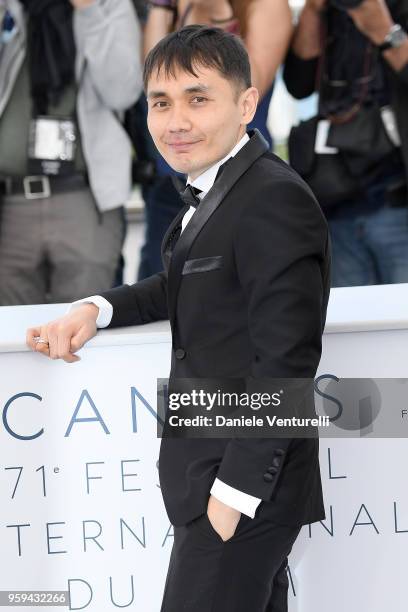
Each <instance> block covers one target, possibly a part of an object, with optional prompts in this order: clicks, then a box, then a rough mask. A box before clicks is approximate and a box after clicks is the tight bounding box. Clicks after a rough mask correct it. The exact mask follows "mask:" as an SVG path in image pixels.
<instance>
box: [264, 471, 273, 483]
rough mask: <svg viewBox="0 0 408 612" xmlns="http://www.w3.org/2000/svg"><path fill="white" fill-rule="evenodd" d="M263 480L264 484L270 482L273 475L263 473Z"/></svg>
mask: <svg viewBox="0 0 408 612" xmlns="http://www.w3.org/2000/svg"><path fill="white" fill-rule="evenodd" d="M263 479H264V480H265V482H272V480H273V479H274V476H273V474H268V472H265V474H264V475H263Z"/></svg>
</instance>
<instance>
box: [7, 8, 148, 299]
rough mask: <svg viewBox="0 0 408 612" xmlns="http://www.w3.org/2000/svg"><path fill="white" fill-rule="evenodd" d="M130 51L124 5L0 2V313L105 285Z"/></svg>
mask: <svg viewBox="0 0 408 612" xmlns="http://www.w3.org/2000/svg"><path fill="white" fill-rule="evenodd" d="M140 47H141V35H140V27H139V23H138V21H137V18H136V13H135V10H134V7H133V5H132V3H131V1H130V0H22V1H21V2H20V1H18V0H0V213H1V221H0V305H2V306H5V305H16V304H42V303H45V302H70V301H72V300H75V299H77V298H78V297H81V296H82V295H84V293H90V292H91V293H98V292H100V291H101V290H106V289H109V288H110V287H112V285H113V284H114V278H115V270H116V268H117V264H118V261H119V257H120V253H121V249H122V244H123V239H124V204H125V202H126V200H127V199H128V197H129V195H130V190H131V160H132V147H131V143H130V141H129V138H128V136H127V134H126V132H125V130H124V128H123V126H122V124H121V120H122V116H123V113H124V111H125V109H126V108H128V107H130V106H131V105H132V104H134V103H135V101H136V100H137V99H138V97H139V96H140V93H141V91H142V67H141V49H140Z"/></svg>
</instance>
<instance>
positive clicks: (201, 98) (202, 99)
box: [193, 96, 207, 103]
mask: <svg viewBox="0 0 408 612" xmlns="http://www.w3.org/2000/svg"><path fill="white" fill-rule="evenodd" d="M194 100H197V102H199V103H200V102H205V101H206V100H207V98H204V97H203V96H195V97H194V98H193V102H194Z"/></svg>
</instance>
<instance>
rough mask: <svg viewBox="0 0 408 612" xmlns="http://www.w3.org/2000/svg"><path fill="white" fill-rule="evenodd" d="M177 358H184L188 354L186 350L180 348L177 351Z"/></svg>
mask: <svg viewBox="0 0 408 612" xmlns="http://www.w3.org/2000/svg"><path fill="white" fill-rule="evenodd" d="M175 355H176V359H184V357H185V356H186V351H185V350H184V349H182V348H178V349H177V350H176V352H175Z"/></svg>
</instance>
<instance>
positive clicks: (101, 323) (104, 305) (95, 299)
mask: <svg viewBox="0 0 408 612" xmlns="http://www.w3.org/2000/svg"><path fill="white" fill-rule="evenodd" d="M81 304H95V306H98V308H99V313H98V318H97V319H96V327H98V328H101V327H107V326H108V325H109V323H110V322H111V321H112V316H113V307H112V304H110V302H108V300H105V298H103V297H102V296H101V295H91V296H90V297H87V298H83V299H82V300H76V301H75V302H72V304H70V306H69V308H68V310H67V314H68V312H72V311H73V310H75V309H76V308H78V306H80V305H81Z"/></svg>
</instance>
